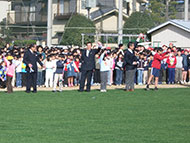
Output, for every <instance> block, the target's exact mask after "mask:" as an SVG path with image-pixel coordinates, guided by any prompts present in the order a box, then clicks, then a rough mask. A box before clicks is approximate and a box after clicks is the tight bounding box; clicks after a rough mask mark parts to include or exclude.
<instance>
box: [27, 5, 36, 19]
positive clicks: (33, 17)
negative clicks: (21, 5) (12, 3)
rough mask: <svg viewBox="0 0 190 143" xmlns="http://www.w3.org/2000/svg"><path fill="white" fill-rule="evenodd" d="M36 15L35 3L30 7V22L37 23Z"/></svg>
mask: <svg viewBox="0 0 190 143" xmlns="http://www.w3.org/2000/svg"><path fill="white" fill-rule="evenodd" d="M35 13H36V7H35V5H34V3H32V4H31V5H30V17H29V20H30V21H35Z"/></svg>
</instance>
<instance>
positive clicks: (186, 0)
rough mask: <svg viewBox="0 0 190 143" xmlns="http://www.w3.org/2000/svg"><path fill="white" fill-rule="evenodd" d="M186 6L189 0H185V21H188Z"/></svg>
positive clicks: (187, 6)
mask: <svg viewBox="0 0 190 143" xmlns="http://www.w3.org/2000/svg"><path fill="white" fill-rule="evenodd" d="M188 8H189V0H185V16H184V18H185V21H188V19H189V17H188V13H189V12H188Z"/></svg>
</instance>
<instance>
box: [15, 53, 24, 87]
mask: <svg viewBox="0 0 190 143" xmlns="http://www.w3.org/2000/svg"><path fill="white" fill-rule="evenodd" d="M14 63H15V65H16V69H15V71H16V87H18V88H20V87H22V59H21V57H20V56H17V57H16V59H15V61H14Z"/></svg>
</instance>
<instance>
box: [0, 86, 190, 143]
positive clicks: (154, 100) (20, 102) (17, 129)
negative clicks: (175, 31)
mask: <svg viewBox="0 0 190 143" xmlns="http://www.w3.org/2000/svg"><path fill="white" fill-rule="evenodd" d="M0 143H190V89H189V88H186V89H159V91H148V92H147V91H144V90H136V91H135V92H131V93H127V92H124V91H123V90H109V91H108V92H107V93H100V92H99V91H96V90H94V91H92V92H90V93H86V92H84V93H79V92H77V91H64V92H62V93H52V92H38V93H37V94H33V93H31V94H27V93H24V92H14V93H13V94H6V93H3V92H1V93H0Z"/></svg>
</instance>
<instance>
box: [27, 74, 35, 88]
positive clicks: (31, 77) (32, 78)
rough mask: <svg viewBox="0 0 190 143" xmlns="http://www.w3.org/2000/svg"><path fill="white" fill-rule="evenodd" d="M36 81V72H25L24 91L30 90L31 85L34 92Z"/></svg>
mask: <svg viewBox="0 0 190 143" xmlns="http://www.w3.org/2000/svg"><path fill="white" fill-rule="evenodd" d="M36 83H37V73H36V72H32V73H29V72H27V74H26V92H30V89H31V87H33V91H34V92H36V91H37V88H36Z"/></svg>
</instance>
